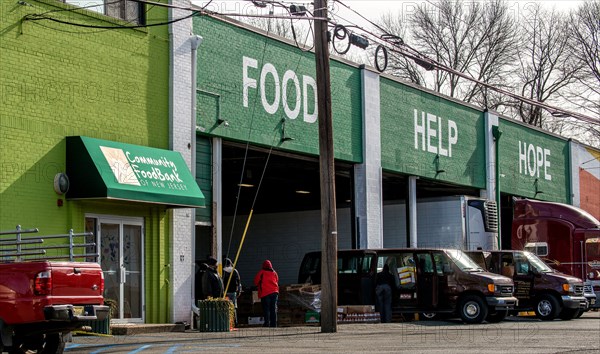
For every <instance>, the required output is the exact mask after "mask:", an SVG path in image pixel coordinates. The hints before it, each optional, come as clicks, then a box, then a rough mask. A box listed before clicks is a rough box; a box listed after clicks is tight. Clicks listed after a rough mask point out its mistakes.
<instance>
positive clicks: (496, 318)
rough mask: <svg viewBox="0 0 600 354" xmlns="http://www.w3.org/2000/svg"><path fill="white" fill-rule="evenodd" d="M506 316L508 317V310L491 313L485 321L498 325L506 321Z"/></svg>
mask: <svg viewBox="0 0 600 354" xmlns="http://www.w3.org/2000/svg"><path fill="white" fill-rule="evenodd" d="M506 316H508V310H499V311H494V312H490V313H489V314H488V315H487V318H486V319H485V320H486V321H488V322H489V323H498V322H502V321H504V319H505V318H506Z"/></svg>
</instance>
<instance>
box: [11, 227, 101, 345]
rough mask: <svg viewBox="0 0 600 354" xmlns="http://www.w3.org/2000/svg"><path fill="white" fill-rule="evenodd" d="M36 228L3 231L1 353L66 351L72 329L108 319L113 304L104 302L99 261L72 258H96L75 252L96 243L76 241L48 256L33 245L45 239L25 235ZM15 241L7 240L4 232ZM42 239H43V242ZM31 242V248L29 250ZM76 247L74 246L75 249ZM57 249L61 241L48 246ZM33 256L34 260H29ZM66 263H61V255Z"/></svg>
mask: <svg viewBox="0 0 600 354" xmlns="http://www.w3.org/2000/svg"><path fill="white" fill-rule="evenodd" d="M31 232H37V229H31V230H20V228H19V227H17V230H15V231H7V232H0V352H1V351H4V350H7V351H9V352H11V353H25V352H37V353H62V352H63V351H64V348H65V342H66V341H68V340H70V335H71V331H73V330H74V329H77V328H78V327H81V326H82V325H83V324H84V322H83V321H90V320H104V319H105V318H106V317H107V315H108V311H109V307H108V306H105V305H103V303H104V300H103V296H102V294H103V291H104V276H103V273H102V269H101V268H100V265H99V264H98V263H96V262H75V261H73V259H74V258H85V259H94V256H96V255H93V254H83V255H79V256H77V255H74V254H73V250H77V249H83V250H85V249H86V248H87V249H89V247H90V245H92V244H82V245H74V243H73V242H72V240H73V236H74V235H75V236H77V235H83V234H73V233H72V231H71V232H70V234H69V235H53V236H46V237H45V238H58V237H69V238H70V242H69V245H66V246H65V247H64V248H67V247H68V248H69V249H70V250H71V252H69V254H67V255H48V254H47V253H46V250H43V249H40V248H31V245H34V244H39V243H42V242H44V239H42V238H22V237H21V234H26V233H31ZM11 234H12V235H16V239H15V238H14V236H13V238H12V239H10V240H7V239H5V237H4V236H5V235H11ZM40 241H41V242H40ZM28 246H29V248H28ZM74 246H75V247H74ZM47 248H48V249H52V251H53V252H58V251H56V250H57V249H60V248H61V246H60V245H52V246H48V247H47ZM31 257H35V258H36V259H31ZM65 257H66V258H67V259H69V260H68V261H59V259H61V258H65Z"/></svg>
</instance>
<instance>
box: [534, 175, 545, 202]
mask: <svg viewBox="0 0 600 354" xmlns="http://www.w3.org/2000/svg"><path fill="white" fill-rule="evenodd" d="M533 187H534V188H535V194H534V195H533V197H534V198H535V197H537V195H538V194H544V192H543V191H541V190H540V189H539V187H538V179H537V178H536V179H535V181H534V182H533Z"/></svg>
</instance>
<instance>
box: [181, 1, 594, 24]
mask: <svg viewBox="0 0 600 354" xmlns="http://www.w3.org/2000/svg"><path fill="white" fill-rule="evenodd" d="M465 1H468V0H465ZM475 1H479V2H482V3H485V2H486V0H475ZM192 2H193V3H194V4H195V5H199V6H203V5H205V4H207V3H208V2H209V1H207V0H192ZM257 2H260V1H257ZM266 2H267V3H268V2H269V1H266ZM582 2H583V1H578V0H519V1H509V4H510V8H511V9H512V10H513V11H514V13H515V15H517V14H518V13H520V12H523V11H527V8H528V7H530V6H532V5H533V4H542V5H543V6H544V7H546V8H548V9H550V8H555V9H556V10H557V11H569V10H570V9H574V8H576V7H577V6H578V5H579V4H581V3H582ZM279 3H283V4H286V5H291V4H298V5H304V6H306V7H307V8H309V9H311V8H312V7H313V6H312V5H311V2H310V1H289V0H280V1H279ZM343 3H344V4H345V5H347V6H349V7H350V8H351V9H352V10H355V11H357V12H359V13H360V14H361V15H363V16H364V17H366V18H368V19H370V20H371V21H376V20H378V19H379V18H380V17H381V16H382V15H383V14H385V13H399V14H401V15H407V14H409V13H410V12H411V11H412V9H414V8H415V7H416V6H419V5H422V4H425V3H427V1H426V0H383V1H374V0H343ZM328 4H329V6H330V7H331V6H333V10H332V11H333V12H335V13H336V14H339V15H340V16H342V17H349V18H348V19H349V20H352V21H353V22H354V21H355V19H360V17H352V16H356V15H353V13H352V11H350V10H348V9H346V8H345V7H343V6H342V5H339V4H336V2H335V1H333V0H328ZM208 6H209V7H208V9H210V10H212V11H216V12H221V13H234V12H235V13H248V12H256V11H257V9H258V8H257V7H256V6H254V4H253V3H252V2H251V1H247V0H246V1H244V0H213V1H212V2H210V4H209V5H208ZM263 11H265V12H266V11H267V10H263ZM356 21H358V20H356ZM362 21H363V23H364V20H362ZM365 24H366V23H365Z"/></svg>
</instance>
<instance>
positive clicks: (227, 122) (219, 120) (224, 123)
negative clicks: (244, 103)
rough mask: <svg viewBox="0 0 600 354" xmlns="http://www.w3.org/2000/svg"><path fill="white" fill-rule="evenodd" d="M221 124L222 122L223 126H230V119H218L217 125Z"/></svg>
mask: <svg viewBox="0 0 600 354" xmlns="http://www.w3.org/2000/svg"><path fill="white" fill-rule="evenodd" d="M221 124H222V125H223V126H225V127H228V126H229V121H226V120H225V119H223V118H219V119H217V125H221Z"/></svg>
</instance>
